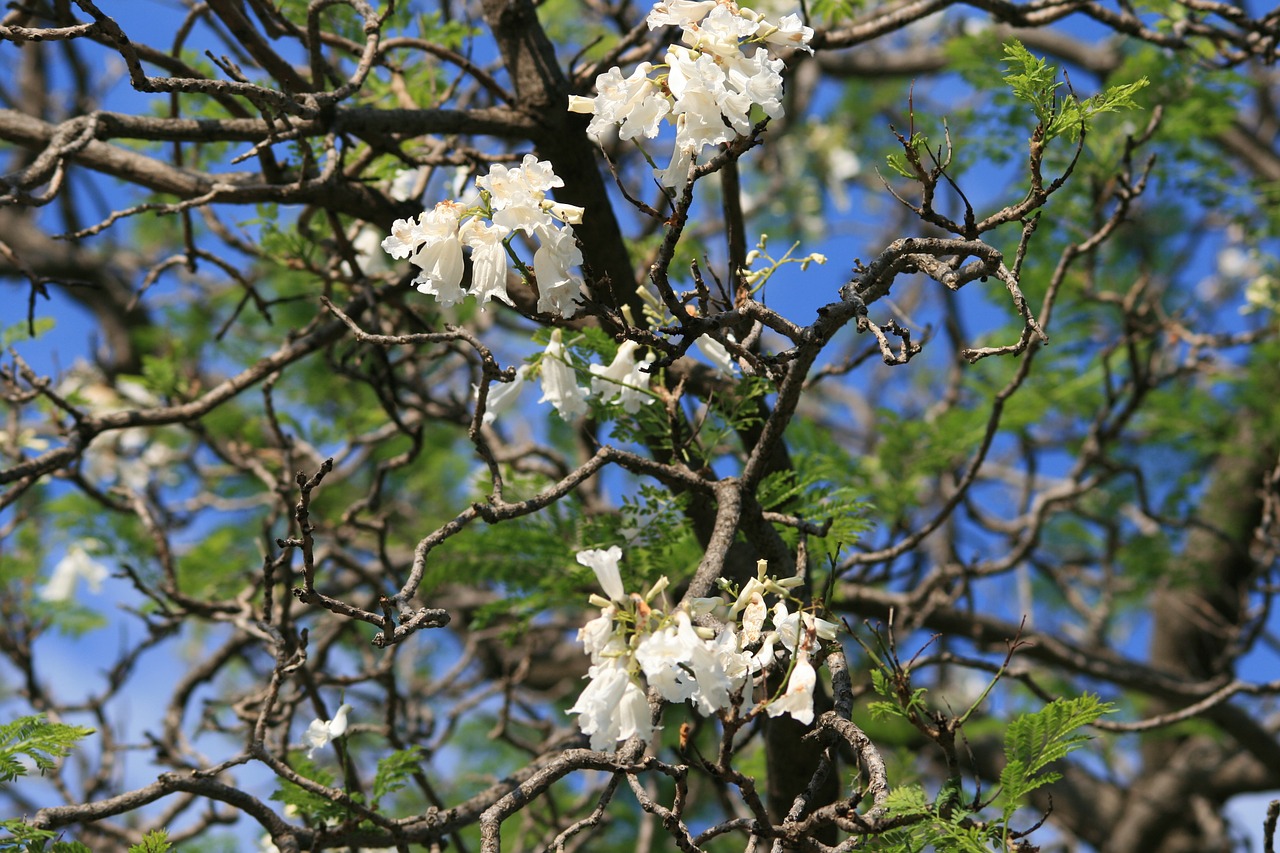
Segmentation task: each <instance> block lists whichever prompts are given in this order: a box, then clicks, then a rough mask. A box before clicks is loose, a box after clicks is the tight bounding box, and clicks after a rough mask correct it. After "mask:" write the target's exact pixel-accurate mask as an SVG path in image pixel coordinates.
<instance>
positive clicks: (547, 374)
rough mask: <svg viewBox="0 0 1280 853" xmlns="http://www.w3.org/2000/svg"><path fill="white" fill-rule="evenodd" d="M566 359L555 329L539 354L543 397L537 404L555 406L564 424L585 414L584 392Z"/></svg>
mask: <svg viewBox="0 0 1280 853" xmlns="http://www.w3.org/2000/svg"><path fill="white" fill-rule="evenodd" d="M568 358H569V355H568V353H567V352H566V350H565V348H564V343H563V342H562V340H561V337H560V330H559V329H556V330H555V331H554V332H552V333H551V341H550V343H548V344H547V349H546V351H545V352H544V353H543V355H542V362H541V368H542V396H541V397H540V398H538V402H539V403H550V404H551V405H553V406H555V407H556V411H557V412H559V413H560V417H562V418H563V419H565V420H566V421H567V420H572V419H573V418H575V417H578V416H580V415H585V414H586V413H587V389H585V388H583V387H581V386H580V385H578V382H577V375H576V374H575V373H574V370H573V368H572V367H571V366H569V363H568Z"/></svg>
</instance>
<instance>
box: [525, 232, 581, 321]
mask: <svg viewBox="0 0 1280 853" xmlns="http://www.w3.org/2000/svg"><path fill="white" fill-rule="evenodd" d="M537 233H538V240H539V242H540V245H539V246H538V249H537V251H536V252H534V253H533V274H534V276H535V277H536V278H537V280H538V310H539V311H546V312H549V313H552V314H559V315H560V316H561V317H572V316H573V315H574V314H576V313H577V311H578V306H577V305H576V304H575V303H574V300H576V299H577V298H578V297H580V296H581V295H582V287H583V281H582V277H581V276H579V275H578V274H577V273H574V272H571V271H570V270H569V267H572V266H576V265H577V264H580V263H582V251H581V250H580V249H578V244H577V243H576V242H575V241H574V239H573V229H572V228H570V227H569V226H567V225H566V226H565V227H564V228H550V227H544V228H539V229H538V232H537Z"/></svg>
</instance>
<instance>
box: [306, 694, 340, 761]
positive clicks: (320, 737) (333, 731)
mask: <svg viewBox="0 0 1280 853" xmlns="http://www.w3.org/2000/svg"><path fill="white" fill-rule="evenodd" d="M349 713H351V706H350V705H348V704H346V703H343V704H342V705H341V706H339V708H338V711H337V713H336V714H334V715H333V719H332V720H321V719H318V718H317V719H314V720H312V721H311V725H309V726H307V731H306V734H304V735H303V737H304V738H305V739H306V741H307V745H308V746H309V747H311V748H310V749H309V750H307V758H311V757H312V756H313V755H315V752H316V750H317V749H320V748H322V747H324V746H327V745H328V744H329V741H331V740H333V739H334V738H338V737H342V736H343V735H344V734H346V733H347V714H349Z"/></svg>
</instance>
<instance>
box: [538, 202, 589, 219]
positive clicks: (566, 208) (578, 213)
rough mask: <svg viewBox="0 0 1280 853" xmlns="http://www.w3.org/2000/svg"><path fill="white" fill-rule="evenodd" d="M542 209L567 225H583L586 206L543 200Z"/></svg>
mask: <svg viewBox="0 0 1280 853" xmlns="http://www.w3.org/2000/svg"><path fill="white" fill-rule="evenodd" d="M542 209H543V210H545V211H546V212H547V213H550V214H551V215H552V216H553V217H555V218H556V219H559V220H560V221H561V222H563V223H565V224H566V225H581V224H582V214H583V213H584V212H585V210H584V208H581V207H578V206H577V205H576V204H564V203H562V202H558V201H547V200H545V199H544V200H543V202H542Z"/></svg>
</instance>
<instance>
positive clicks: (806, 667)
mask: <svg viewBox="0 0 1280 853" xmlns="http://www.w3.org/2000/svg"><path fill="white" fill-rule="evenodd" d="M817 683H818V674H817V673H816V672H814V670H813V664H811V663H809V652H808V651H807V650H806V649H803V648H802V649H800V651H798V652H797V653H796V664H795V666H794V667H793V668H792V669H791V678H790V679H789V680H788V681H787V691H786V692H785V693H783V694H782V695H781V696H779V697H778V698H777V699H775V700H773V701H772V702H770V703H769V705H768V708H767V710H768V712H769V716H770V717H777V716H779V715H781V714H790V715H791V716H792V717H794V718H795V719H796V720H797V721H799V722H801V723H804V724H805V725H808V724H809V723H812V722H813V688H814V686H815V685H816V684H817Z"/></svg>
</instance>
